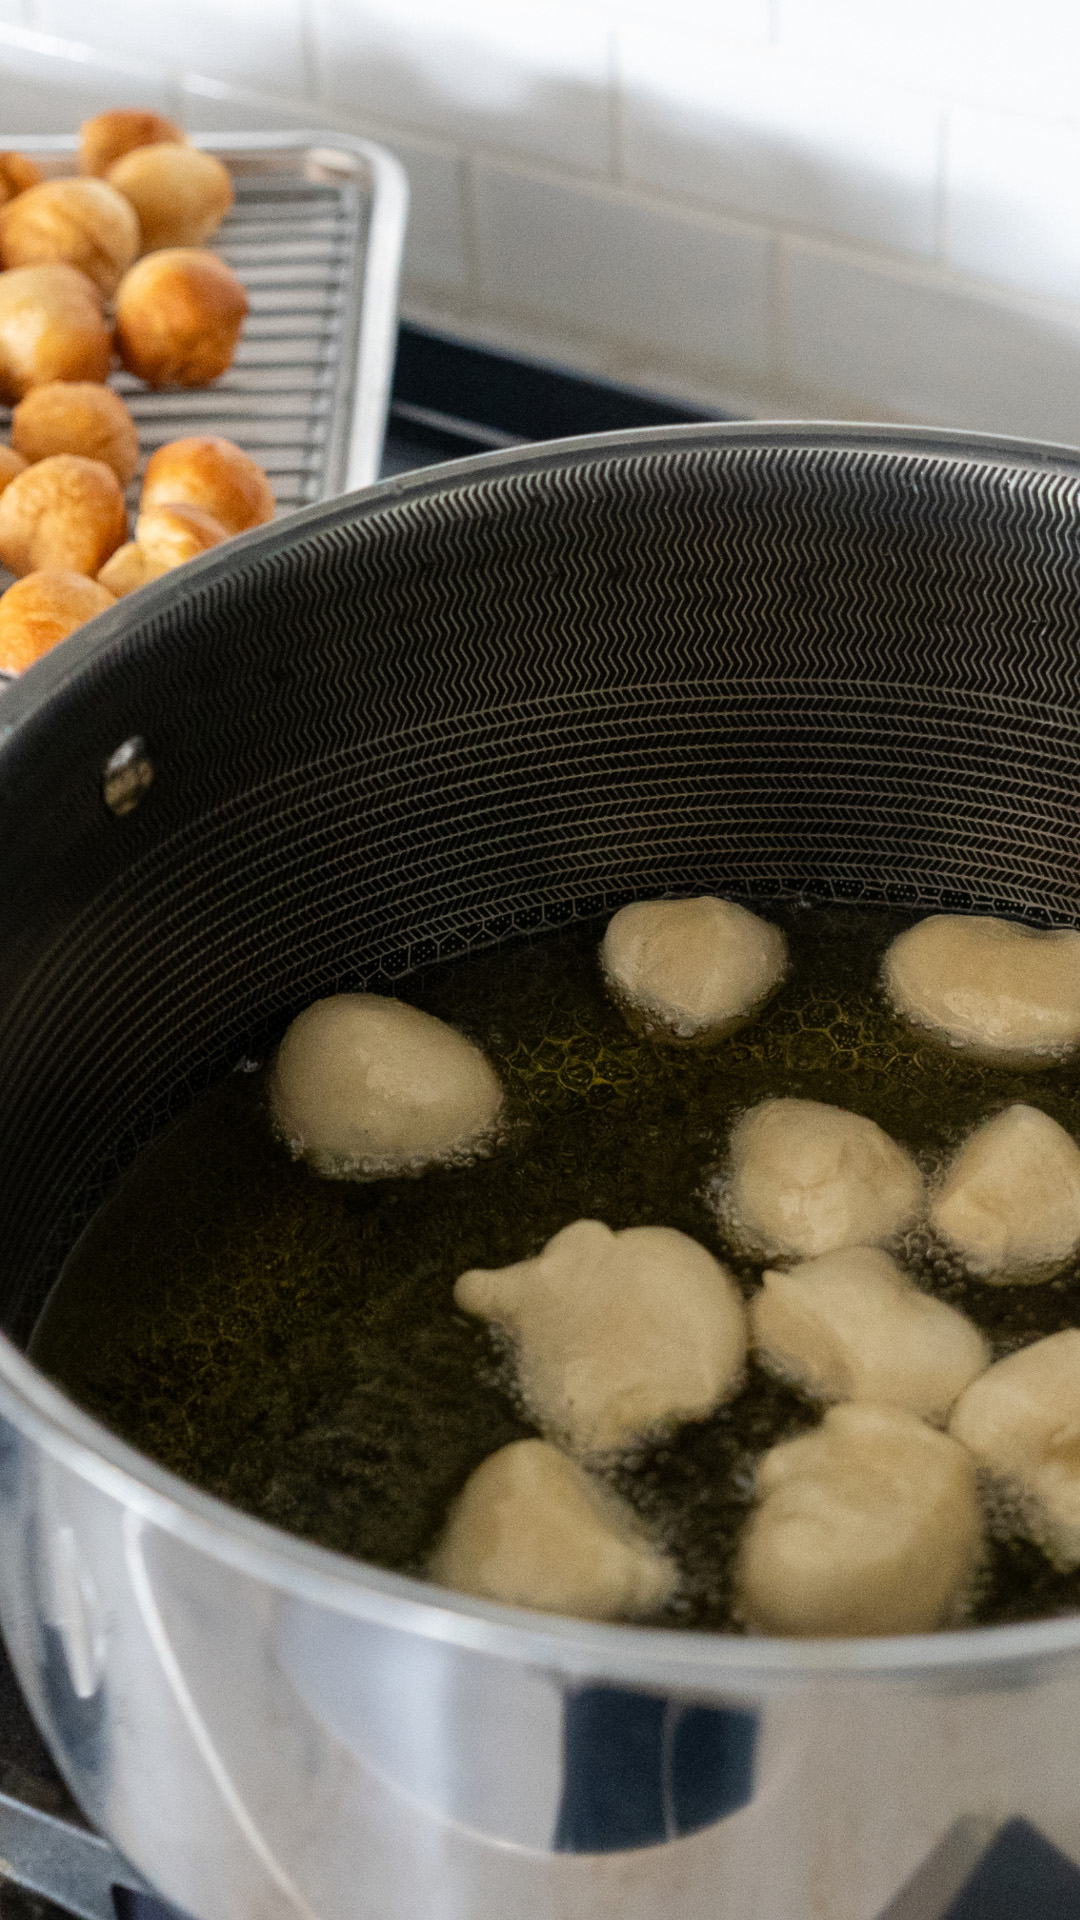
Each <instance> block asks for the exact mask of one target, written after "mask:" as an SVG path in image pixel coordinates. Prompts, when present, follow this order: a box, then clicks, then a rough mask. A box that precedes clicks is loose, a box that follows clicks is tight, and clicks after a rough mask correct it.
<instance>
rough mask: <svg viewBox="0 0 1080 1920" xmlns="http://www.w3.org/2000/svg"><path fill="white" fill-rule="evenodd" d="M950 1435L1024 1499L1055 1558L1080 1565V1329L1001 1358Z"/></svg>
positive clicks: (962, 1407)
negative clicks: (1017, 1491) (1004, 1358)
mask: <svg viewBox="0 0 1080 1920" xmlns="http://www.w3.org/2000/svg"><path fill="white" fill-rule="evenodd" d="M949 1431H950V1433H952V1434H954V1435H955V1436H956V1438H957V1440H961V1441H963V1444H964V1446H965V1447H969V1448H970V1450H971V1452H972V1453H973V1454H974V1456H975V1458H976V1460H977V1461H978V1462H979V1464H980V1466H983V1467H986V1468H987V1469H988V1470H989V1471H990V1473H992V1474H993V1475H994V1476H995V1477H996V1478H997V1479H998V1480H1002V1481H1004V1482H1005V1483H1006V1484H1007V1485H1008V1486H1010V1487H1011V1488H1012V1489H1014V1490H1019V1491H1020V1492H1021V1493H1022V1494H1023V1495H1024V1497H1025V1499H1026V1501H1027V1503H1028V1509H1029V1510H1028V1515H1027V1518H1028V1521H1029V1524H1030V1527H1031V1531H1032V1533H1033V1534H1034V1536H1035V1538H1036V1539H1037V1540H1038V1541H1039V1543H1040V1544H1041V1545H1042V1546H1043V1547H1044V1549H1045V1551H1046V1552H1047V1553H1048V1554H1049V1556H1050V1558H1051V1560H1053V1561H1054V1562H1055V1564H1056V1565H1057V1566H1059V1567H1063V1568H1069V1567H1075V1566H1080V1329H1078V1328H1076V1327H1067V1328H1066V1330H1065V1331H1064V1333H1052V1334H1050V1335H1049V1337H1048V1338H1047V1339H1045V1340H1036V1341H1035V1343H1034V1345H1033V1346H1030V1347H1023V1348H1021V1350H1020V1352H1019V1353H1010V1354H1009V1356H1008V1358H1007V1359H1006V1360H999V1361H998V1362H997V1364H996V1366H993V1367H991V1368H990V1370H989V1372H988V1373H984V1374H983V1376H982V1378H981V1379H980V1380H976V1381H974V1382H973V1384H972V1385H971V1386H970V1387H969V1388H968V1390H967V1392H966V1393H965V1394H964V1395H963V1396H962V1398H961V1399H960V1400H959V1401H958V1403H957V1405H956V1407H955V1408H954V1409H953V1416H952V1420H951V1421H950V1423H949Z"/></svg>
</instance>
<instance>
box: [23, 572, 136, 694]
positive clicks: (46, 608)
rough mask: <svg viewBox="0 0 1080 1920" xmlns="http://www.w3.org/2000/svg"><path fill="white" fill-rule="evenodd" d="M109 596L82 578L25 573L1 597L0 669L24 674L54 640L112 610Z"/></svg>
mask: <svg viewBox="0 0 1080 1920" xmlns="http://www.w3.org/2000/svg"><path fill="white" fill-rule="evenodd" d="M115 604H116V602H115V600H114V598H113V595H112V594H111V593H109V592H108V590H107V589H106V588H105V587H102V586H99V585H98V582H97V581H96V580H88V579H87V578H86V575H85V574H82V573H66V572H64V571H62V570H60V569H59V568H57V569H51V568H50V569H46V570H43V571H41V572H39V573H28V574H27V575H26V576H25V578H24V579H22V580H16V582H15V585H14V586H13V587H9V588H8V590H7V592H6V593H5V594H2V595H0V669H3V670H4V671H5V672H7V673H22V671H23V669H24V668H25V667H29V666H32V665H33V663H34V661H35V660H38V659H40V657H41V655H42V654H43V653H48V651H49V648H50V647H55V645H56V643H57V641H58V640H66V639H67V637H68V634H69V633H74V631H75V629H76V627H81V626H82V624H83V622H84V621H85V620H92V619H93V618H94V615H95V614H96V613H104V611H105V609H106V607H112V606H115Z"/></svg>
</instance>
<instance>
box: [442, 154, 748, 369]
mask: <svg viewBox="0 0 1080 1920" xmlns="http://www.w3.org/2000/svg"><path fill="white" fill-rule="evenodd" d="M475 195H476V219H477V232H478V244H479V256H480V290H481V295H482V297H483V299H484V301H485V303H486V304H488V305H489V306H490V307H492V308H494V309H502V310H510V311H514V312H516V313H518V314H521V315H525V316H528V315H531V316H534V317H535V319H536V320H537V322H538V323H544V322H550V321H554V322H556V323H558V324H559V325H561V326H562V327H564V328H565V329H567V330H568V331H569V332H571V333H574V332H576V333H578V334H581V335H589V336H593V337H596V336H600V337H604V338H607V339H608V340H611V341H614V342H618V341H623V342H626V343H628V344H630V345H632V346H634V347H636V348H638V349H641V350H644V351H646V352H648V354H649V355H650V357H651V358H652V359H654V360H655V359H657V358H663V357H669V358H671V359H673V360H674V361H675V362H677V363H678V362H690V363H692V364H694V365H696V366H698V367H710V368H722V369H726V370H731V369H734V370H737V371H739V372H740V373H741V374H744V375H745V376H746V377H747V378H749V379H763V378H766V377H767V375H768V372H769V369H770V364H771V330H770V316H769V298H770V259H771V245H770V242H769V239H768V237H767V236H766V235H765V234H763V233H760V232H757V231H755V230H754V229H752V228H750V229H743V228H738V227H735V226H729V225H724V224H721V223H719V222H716V221H713V220H710V219H708V218H707V217H705V216H704V215H695V214H692V213H688V212H685V211H680V210H677V209H674V208H663V207H657V206H655V205H649V204H646V203H643V202H642V201H640V200H635V199H631V198H629V197H626V196H621V195H619V194H617V193H615V192H614V191H611V190H609V189H604V188H596V189H593V188H588V187H581V186H569V185H566V184H562V183H558V182H555V181H552V180H545V179H536V178H533V177H531V176H528V175H525V174H521V173H516V172H511V171H509V170H507V169H502V168H498V167H495V166H480V167H478V168H477V170H476V180H475Z"/></svg>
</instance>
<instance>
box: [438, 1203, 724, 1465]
mask: <svg viewBox="0 0 1080 1920" xmlns="http://www.w3.org/2000/svg"><path fill="white" fill-rule="evenodd" d="M454 1299H455V1300H456V1302H457V1304H458V1306H459V1307H463V1308H464V1310H465V1312H466V1313H475V1314H477V1315H479V1316H480V1317H481V1318H483V1319H485V1320H490V1321H492V1322H493V1323H494V1324H495V1325H496V1326H499V1327H502V1328H503V1329H504V1330H505V1331H506V1332H507V1333H509V1334H510V1335H511V1336H512V1337H513V1339H514V1342H515V1344H516V1348H517V1369H518V1383H519V1385H520V1388H521V1393H522V1397H523V1399H524V1401H525V1404H526V1406H527V1407H528V1409H529V1412H530V1414H531V1415H532V1416H533V1418H534V1419H535V1420H536V1423H537V1425H538V1426H540V1427H542V1428H543V1430H544V1431H545V1432H546V1433H549V1434H551V1435H552V1436H553V1437H555V1438H557V1439H559V1440H561V1441H563V1442H564V1443H565V1444H566V1445H567V1446H568V1447H570V1448H571V1449H572V1451H574V1452H580V1453H602V1452H607V1451H609V1450H611V1449H614V1448H618V1447H626V1446H629V1445H630V1444H632V1443H633V1442H634V1441H636V1440H640V1439H642V1438H643V1437H644V1436H646V1435H649V1434H653V1433H655V1432H657V1431H658V1430H663V1429H664V1428H665V1427H668V1426H672V1425H674V1424H675V1423H676V1422H677V1421H682V1420H700V1419H702V1418H703V1417H704V1416H705V1415H706V1414H707V1413H711V1412H712V1410H713V1408H714V1407H717V1406H719V1405H720V1402H721V1401H722V1400H726V1399H727V1398H728V1397H729V1396H730V1395H731V1394H732V1393H733V1392H734V1391H735V1389H736V1387H737V1386H738V1385H739V1384H740V1382H741V1380H742V1373H743V1366H744V1364H745V1360H746V1312H745V1309H744V1307H743V1303H742V1299H741V1297H740V1295H739V1292H738V1290H737V1288H736V1286H735V1283H734V1281H733V1280H732V1279H731V1276H730V1275H729V1274H728V1273H727V1271H726V1270H725V1269H724V1268H723V1267H722V1266H721V1265H720V1262H719V1261H718V1260H714V1259H713V1257H712V1254H711V1253H707V1252H706V1250H705V1248H704V1247H702V1246H699V1245H698V1243H697V1241H696V1240H691V1239H690V1237H689V1236H688V1235H687V1234H685V1233H677V1232H676V1231H675V1230H674V1228H672V1227H628V1228H626V1229H625V1230H624V1231H623V1232H621V1233H613V1232H612V1230H611V1228H610V1227H605V1226H604V1225H603V1224H602V1223H601V1221H599V1220H575V1221H574V1223H573V1225H572V1226H569V1227H564V1228H563V1229H562V1231H561V1233H557V1234H555V1236H554V1238H553V1239H551V1240H549V1241H548V1243H547V1246H546V1247H545V1248H544V1250H543V1252H542V1253H540V1254H538V1255H537V1256H536V1258H535V1259H533V1260H519V1261H517V1262H516V1264H515V1265H514V1266H511V1267H497V1268H495V1269H494V1270H487V1269H485V1268H483V1267H474V1268H473V1269H472V1270H471V1271H470V1272H469V1273H463V1274H462V1275H461V1277H460V1279H459V1280H458V1282H457V1285H456V1286H455V1288H454Z"/></svg>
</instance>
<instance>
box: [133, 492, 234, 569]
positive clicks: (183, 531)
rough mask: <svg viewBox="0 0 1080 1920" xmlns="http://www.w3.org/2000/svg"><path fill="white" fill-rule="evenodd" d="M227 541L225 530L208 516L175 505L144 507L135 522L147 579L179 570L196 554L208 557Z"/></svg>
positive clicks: (167, 503) (198, 508) (138, 544)
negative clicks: (212, 550)
mask: <svg viewBox="0 0 1080 1920" xmlns="http://www.w3.org/2000/svg"><path fill="white" fill-rule="evenodd" d="M228 537H229V534H228V529H227V528H226V527H223V526H222V525H221V522H220V521H218V520H215V519H214V517H213V515H212V514H209V513H204V512H203V510H202V508H201V507H189V506H185V505H184V504H183V503H182V502H179V501H178V502H175V503H172V502H169V501H163V502H162V503H161V504H160V505H159V506H156V507H144V508H143V509H142V511H141V512H140V514H139V517H138V520H137V521H136V522H135V542H136V545H137V546H139V547H140V548H141V549H142V552H143V553H144V554H145V556H146V559H147V562H148V563H149V565H150V567H151V568H153V569H154V572H151V573H150V574H149V575H148V578H150V579H153V578H154V577H155V574H156V573H168V572H169V570H170V569H171V568H172V567H182V566H183V564H184V561H185V560H194V559H196V558H197V557H198V555H199V554H200V553H208V552H209V550H210V548H211V547H220V545H221V543H222V541H223V540H227V539H228Z"/></svg>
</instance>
